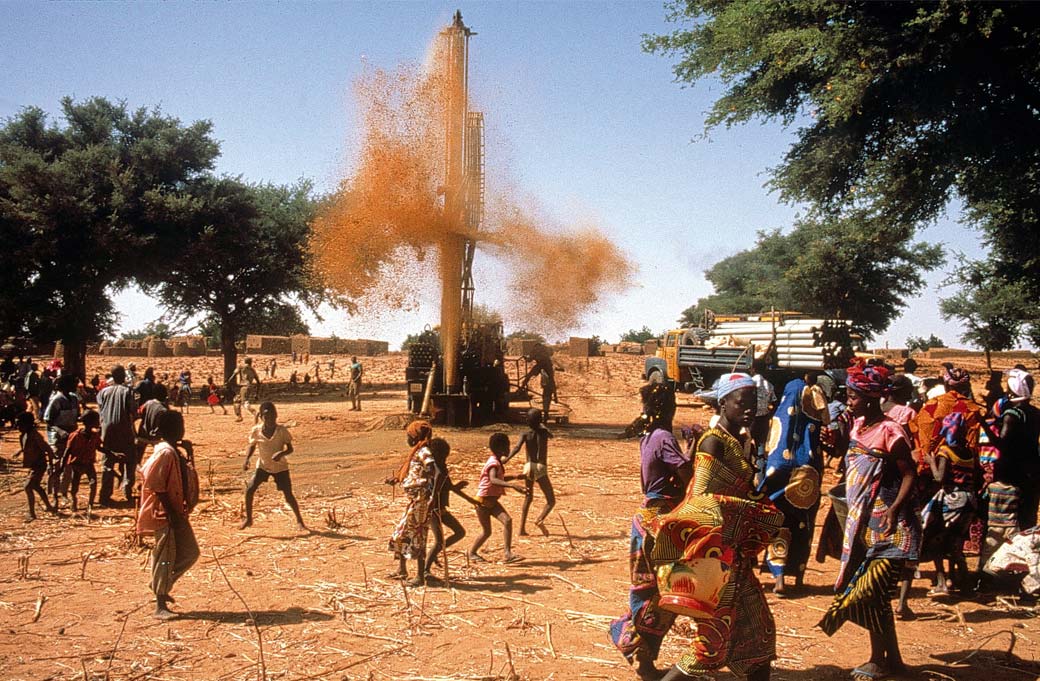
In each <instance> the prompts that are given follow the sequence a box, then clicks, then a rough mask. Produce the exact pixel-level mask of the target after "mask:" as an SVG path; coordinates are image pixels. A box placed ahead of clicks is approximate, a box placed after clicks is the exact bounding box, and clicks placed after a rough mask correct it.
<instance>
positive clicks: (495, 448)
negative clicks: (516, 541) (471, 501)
mask: <svg viewBox="0 0 1040 681" xmlns="http://www.w3.org/2000/svg"><path fill="white" fill-rule="evenodd" d="M488 449H490V450H491V456H489V457H488V460H487V463H485V464H484V469H483V470H482V471H480V482H479V483H478V484H477V498H478V499H479V500H480V505H479V506H477V519H478V520H479V521H480V536H479V537H477V539H476V541H474V542H473V546H472V548H470V550H469V558H470V560H472V561H475V562H478V563H486V562H487V560H486V559H485V558H484V557H483V556H481V555H480V554H479V553H477V551H479V550H480V547H481V546H483V545H484V542H486V541H487V540H488V539H489V538H490V537H491V517H492V516H494V517H495V518H496V519H497V520H498V521H499V522H500V523H502V531H503V533H504V534H505V536H504V541H505V549H506V551H505V561H504V562H506V563H517V562H519V561H521V560H523V558H521V557H520V556H518V555H516V554H515V553H513V519H512V518H511V517H510V515H509V513H507V512H506V509H504V508H502V504H501V503H499V498H500V497H501V496H502V495H503V494H505V491H506V489H505V488H506V487H512V488H513V489H515V490H519V491H520V492H526V491H527V488H526V487H524V486H522V485H520V484H514V483H509V482H506V480H505V477H506V467H505V465H504V464H503V460H504V459H505V458H506V457H507V456H508V455H509V436H508V435H506V434H505V433H492V434H491V437H490V438H489V439H488Z"/></svg>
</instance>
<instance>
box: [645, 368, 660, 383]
mask: <svg viewBox="0 0 1040 681" xmlns="http://www.w3.org/2000/svg"><path fill="white" fill-rule="evenodd" d="M647 380H648V381H649V382H650V383H664V374H663V373H661V371H660V370H659V369H654V370H653V371H651V372H650V377H649V378H648V379H647Z"/></svg>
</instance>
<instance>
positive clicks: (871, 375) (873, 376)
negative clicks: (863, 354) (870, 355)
mask: <svg viewBox="0 0 1040 681" xmlns="http://www.w3.org/2000/svg"><path fill="white" fill-rule="evenodd" d="M845 385H846V386H847V387H849V388H852V389H853V390H855V391H856V392H858V393H860V394H863V395H866V396H867V397H874V398H877V399H880V398H882V397H884V396H885V395H888V394H889V393H890V392H891V391H892V372H891V371H889V369H888V367H885V366H882V365H874V364H870V365H868V364H864V363H862V362H860V363H857V364H853V365H852V366H851V367H849V371H848V375H847V376H846V378H845Z"/></svg>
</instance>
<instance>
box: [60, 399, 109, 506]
mask: <svg viewBox="0 0 1040 681" xmlns="http://www.w3.org/2000/svg"><path fill="white" fill-rule="evenodd" d="M82 421H83V427H82V428H80V429H79V430H77V431H76V432H74V433H73V434H72V435H70V436H69V441H68V443H67V444H66V445H65V460H64V461H63V462H62V465H61V469H62V471H63V473H64V475H63V478H62V490H63V491H64V490H66V489H68V488H69V486H70V485H71V488H72V512H73V513H75V512H76V511H78V510H79V507H78V506H77V503H76V502H77V499H76V495H77V494H78V493H79V481H80V478H82V477H83V476H84V475H85V476H87V480H88V481H90V497H89V498H88V499H87V504H88V508H89V507H90V506H93V505H94V496H95V494H96V493H97V471H95V470H94V464H95V463H96V462H97V452H98V449H100V447H101V417H100V416H99V415H98V413H97V412H96V411H94V410H88V411H87V412H85V413H84V414H83V419H82Z"/></svg>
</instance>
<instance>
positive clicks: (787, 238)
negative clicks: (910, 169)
mask: <svg viewBox="0 0 1040 681" xmlns="http://www.w3.org/2000/svg"><path fill="white" fill-rule="evenodd" d="M909 231H910V230H908V229H906V228H893V227H890V226H889V225H887V224H885V223H883V222H882V221H880V220H871V219H870V218H869V217H868V216H867V215H865V214H854V215H852V216H850V217H840V218H834V219H831V220H828V221H824V222H818V221H816V220H803V221H800V222H799V223H798V224H796V225H795V227H794V229H793V230H791V231H790V232H789V233H787V234H783V233H781V232H780V231H779V230H775V231H772V232H764V233H760V234H759V238H758V241H757V243H756V244H755V246H754V247H752V248H750V249H748V250H745V251H741V252H739V253H736V254H735V255H732V256H730V257H728V258H725V259H723V260H720V261H719V262H717V263H716V264H715V265H714V266H712V267H711V268H710V269H709V270H708V271H707V272H705V276H706V277H707V279H708V281H710V282H711V283H712V285H713V286H714V287H715V293H714V294H712V295H710V296H707V297H705V298H701V299H700V300H698V301H697V304H696V305H694V306H693V307H691V308H689V309H687V310H684V311H683V316H682V318H681V319H680V322H681V323H686V324H695V323H698V322H699V319H700V315H701V313H702V312H703V311H704V310H705V309H710V310H712V311H714V312H721V313H737V312H749V313H750V312H764V311H766V310H769V309H770V308H771V307H775V308H776V309H780V310H797V311H799V312H805V313H807V314H810V315H816V316H820V317H831V318H841V319H848V320H851V321H852V322H853V325H854V327H855V328H856V329H857V330H858V331H861V332H862V333H865V334H867V335H868V336H869V335H873V334H875V333H878V332H880V331H882V330H884V329H886V328H888V325H889V324H890V323H891V321H892V320H893V319H894V318H895V317H896V316H897V315H898V314H899V313H900V311H901V310H902V308H903V307H905V306H906V303H905V302H904V301H905V298H906V297H907V296H909V295H911V294H913V292H914V291H916V290H917V289H919V288H920V287H921V286H922V285H923V283H924V280H923V277H922V275H923V273H924V272H925V271H926V270H929V269H932V268H934V267H936V266H937V265H938V264H939V263H940V262H941V260H942V254H941V250H940V248H939V247H937V246H928V245H925V244H921V243H913V242H911V241H910V240H909V234H908V232H909Z"/></svg>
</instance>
